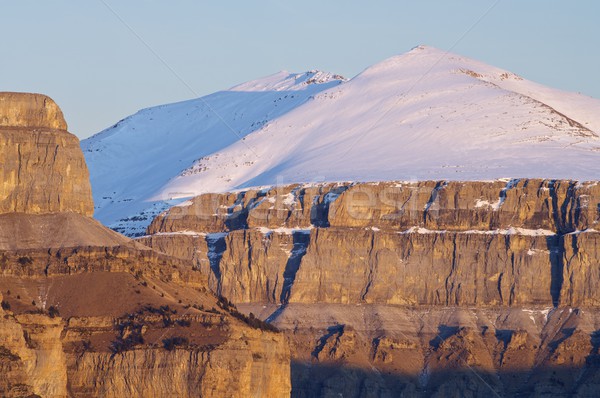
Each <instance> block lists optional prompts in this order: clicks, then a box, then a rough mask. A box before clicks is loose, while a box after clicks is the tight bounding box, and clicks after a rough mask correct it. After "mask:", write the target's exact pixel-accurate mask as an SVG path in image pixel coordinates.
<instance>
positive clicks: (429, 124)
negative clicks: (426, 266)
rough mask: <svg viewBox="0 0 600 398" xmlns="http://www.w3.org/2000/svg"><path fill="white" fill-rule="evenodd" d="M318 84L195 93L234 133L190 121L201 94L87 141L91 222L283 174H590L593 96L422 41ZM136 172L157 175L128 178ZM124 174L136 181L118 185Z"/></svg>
mask: <svg viewBox="0 0 600 398" xmlns="http://www.w3.org/2000/svg"><path fill="white" fill-rule="evenodd" d="M311 78H312V77H311ZM330 78H331V77H326V78H324V80H325V83H321V84H317V85H314V88H313V89H312V90H309V88H304V89H303V90H302V91H300V92H301V93H302V95H301V98H297V101H291V100H290V101H288V102H285V95H288V98H289V96H290V95H291V93H298V91H297V90H294V89H290V88H288V87H287V86H286V83H285V79H284V76H283V75H274V76H272V77H270V78H268V79H267V80H266V81H257V82H250V83H247V84H244V85H241V86H238V87H236V88H234V89H232V91H226V92H221V93H216V94H213V96H209V97H206V100H207V101H215V102H218V101H217V99H219V100H221V103H226V101H229V102H227V104H228V106H221V107H219V108H218V109H216V110H217V112H218V113H219V115H222V116H223V117H226V118H227V120H228V121H231V123H232V127H233V128H234V129H235V130H236V131H238V132H239V136H237V135H234V134H231V132H230V131H227V130H225V129H224V128H222V126H219V122H220V121H219V120H218V119H216V118H215V117H214V116H211V115H209V117H206V115H207V113H206V112H205V113H203V116H204V118H205V119H203V120H205V122H204V123H205V124H203V129H202V133H197V127H194V126H195V125H194V122H195V123H199V122H198V121H197V119H196V118H195V117H194V116H190V115H191V114H192V113H193V111H194V109H195V108H194V107H195V106H199V104H201V103H202V102H201V101H202V99H200V100H194V101H189V102H185V103H180V104H174V105H169V106H166V107H158V108H153V109H150V110H145V111H142V112H140V113H139V114H137V115H134V116H132V117H130V118H129V119H127V120H126V121H125V122H123V123H121V125H117V126H116V127H114V128H112V129H109V130H107V131H105V132H102V133H100V134H98V135H97V136H94V137H92V138H90V139H88V140H86V141H85V142H84V144H83V146H84V152H85V154H86V158H87V160H88V163H89V165H90V166H89V167H90V172H91V178H92V186H93V187H94V192H95V200H96V203H97V206H98V208H97V210H96V217H98V218H99V219H100V220H101V221H102V222H104V223H107V224H109V225H111V226H113V227H119V221H118V220H119V219H126V218H127V217H124V216H132V215H136V214H137V213H139V212H140V211H142V209H144V208H145V207H148V206H149V203H151V202H145V201H146V200H151V201H154V202H155V203H162V202H160V201H164V200H169V199H172V198H178V197H179V198H183V197H189V196H194V195H197V194H199V193H202V192H211V191H221V192H222V191H226V190H231V189H238V188H243V187H249V186H260V185H273V184H281V183H291V182H315V181H348V180H352V181H354V180H359V181H369V180H398V179H400V180H408V179H420V180H425V179H427V180H429V179H454V180H482V179H486V180H487V179H495V178H501V177H546V178H567V179H568V178H573V179H593V178H597V175H598V172H599V171H600V167H599V166H598V162H597V160H598V157H599V156H600V138H599V137H598V134H599V133H600V112H599V111H600V101H599V100H596V99H592V98H589V97H585V96H582V95H579V94H572V93H564V92H561V91H558V90H554V89H550V88H546V87H544V86H541V85H539V84H536V83H533V82H529V81H527V80H524V79H522V78H520V77H518V76H516V75H514V74H512V73H510V72H507V71H504V70H501V69H498V68H494V67H491V66H488V65H485V64H483V63H480V62H477V61H473V60H470V59H466V58H463V57H460V56H457V55H453V54H447V53H444V52H443V51H440V50H437V49H434V48H429V47H422V46H421V47H416V48H415V49H413V50H411V51H410V52H408V53H406V54H403V55H400V56H395V57H392V58H390V59H388V60H385V61H383V62H381V63H379V64H376V65H374V66H372V67H370V68H367V69H366V70H365V71H364V72H362V73H360V74H359V75H357V76H356V77H354V78H352V79H351V80H349V81H346V82H341V83H340V84H338V83H339V81H335V82H333V81H330V80H328V79H330ZM278 79H282V80H284V81H283V82H279V81H278ZM274 88H275V89H281V90H282V91H280V92H277V93H278V94H279V95H280V97H279V98H283V99H282V101H283V102H284V103H285V104H286V105H285V111H281V110H280V109H281V108H277V107H278V106H279V104H278V102H277V99H275V98H272V97H271V94H273V92H272V91H271V90H273V89H274ZM321 89H323V90H321ZM256 90H259V91H258V92H257V91H256ZM264 90H267V91H264ZM258 93H260V94H258ZM283 93H285V94H283ZM282 94H283V95H282ZM296 95H299V94H296ZM233 96H234V97H235V98H236V100H235V101H231V100H230V98H231V97H233ZM263 96H264V97H263ZM244 97H246V99H247V101H245V100H244V99H243V98H244ZM259 97H260V98H262V100H258V98H259ZM267 98H268V100H267ZM273 100H275V102H272V101H273ZM294 100H296V98H294ZM261 101H264V103H263V102H261ZM268 101H271V102H268ZM257 102H260V106H258V107H256V108H255V106H256V103H257ZM263 105H264V106H265V108H262V106H263ZM249 108H252V111H249V110H248V109H249ZM258 108H260V110H261V111H263V109H268V111H264V112H266V113H267V115H266V116H265V118H264V119H263V120H262V122H260V121H259V126H258V127H256V124H254V125H252V124H250V122H251V119H254V118H248V117H244V116H243V115H247V114H249V113H251V112H253V114H254V115H256V114H258V111H256V112H255V109H258ZM153 119H154V120H153ZM252 122H253V123H256V120H252ZM196 126H197V124H196ZM217 133H218V135H216V136H215V134H217ZM208 136H210V137H215V138H212V139H210V140H207V137H208ZM149 137H150V138H149ZM182 137H186V138H182ZM239 137H244V138H243V139H240V138H239ZM122 159H125V160H122ZM142 159H143V162H140V160H142ZM194 160H195V162H194V163H193V164H191V162H192V161H194ZM147 167H152V168H154V169H156V170H148V171H145V172H144V175H143V176H142V177H144V178H140V175H139V174H138V173H139V170H143V169H146V168H147ZM120 170H125V171H124V172H121V171H120ZM123 173H125V174H127V175H131V173H133V174H136V178H133V179H132V180H133V181H130V182H128V183H127V178H124V177H123V175H122V174H123ZM107 176H109V177H110V178H106V177H107ZM113 192H115V194H113ZM125 192H126V193H125ZM115 195H120V196H119V197H115ZM130 199H131V200H130ZM119 200H120V201H125V202H120V203H119V202H118V201H119ZM159 207H160V206H159ZM161 208H162V207H161ZM157 210H158V208H157ZM144 217H145V215H144V216H142V217H141V218H142V219H143V218H144ZM136 219H137V218H136ZM148 222H149V220H148V221H147V220H140V222H139V223H138V227H142V226H144V225H147V223H148ZM124 225H127V226H128V227H131V226H132V225H134V224H132V223H131V221H130V220H125V221H122V222H121V227H123V226H124ZM139 231H140V229H139V228H138V232H139ZM124 232H128V231H124ZM129 233H135V232H134V230H130V231H129Z"/></svg>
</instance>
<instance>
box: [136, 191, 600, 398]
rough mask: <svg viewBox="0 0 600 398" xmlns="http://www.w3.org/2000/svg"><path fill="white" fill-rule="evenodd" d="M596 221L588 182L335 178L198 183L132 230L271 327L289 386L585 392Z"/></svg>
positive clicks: (598, 206)
mask: <svg viewBox="0 0 600 398" xmlns="http://www.w3.org/2000/svg"><path fill="white" fill-rule="evenodd" d="M599 222H600V185H598V184H597V183H594V182H577V181H563V180H535V179H534V180H527V179H521V180H518V179H514V180H506V181H493V182H447V181H426V182H388V183H373V184H372V183H340V184H322V185H317V186H304V185H290V186H283V187H276V188H272V189H263V190H249V191H247V192H238V193H235V194H207V195H201V196H198V197H196V198H194V199H192V200H191V201H189V202H187V203H185V204H183V205H181V206H177V207H174V208H172V209H170V210H169V211H167V212H165V213H164V214H162V215H161V216H159V217H157V218H156V219H155V220H154V222H153V223H152V225H151V226H150V227H149V229H148V236H146V237H143V238H140V239H139V240H140V241H141V242H143V243H145V244H147V245H149V246H151V247H153V248H156V249H157V250H160V251H162V252H165V253H169V254H171V255H173V256H177V257H179V258H182V259H188V260H191V261H192V262H193V263H194V267H195V268H196V269H199V270H201V271H202V273H206V274H208V275H209V277H208V278H209V281H208V283H209V287H210V289H211V290H213V291H214V292H215V293H217V294H219V295H222V296H224V297H227V298H228V299H229V300H231V301H233V302H235V303H236V304H238V306H239V307H240V308H243V309H244V310H245V311H246V312H248V313H249V312H252V313H253V314H256V315H257V316H259V317H260V318H262V319H266V320H267V321H268V322H270V323H273V324H275V325H277V326H278V327H279V328H281V329H282V330H284V331H286V333H287V335H288V337H289V338H290V341H291V347H292V355H293V364H292V395H293V396H297V397H310V396H338V395H339V394H343V395H344V396H346V395H351V396H360V397H363V396H365V397H366V396H400V394H404V396H449V395H452V394H455V393H456V391H463V392H464V391H470V392H469V393H468V394H466V395H470V396H483V395H487V394H492V395H493V394H494V393H497V394H500V396H504V395H514V394H522V395H523V396H545V395H549V396H552V394H553V393H554V392H556V391H563V392H564V393H565V394H567V393H568V394H572V395H577V394H579V395H580V396H589V395H587V394H589V392H590V391H594V390H595V389H596V388H597V386H598V375H597V374H596V372H595V371H594V369H595V368H593V366H592V365H591V364H593V363H595V362H594V361H596V356H597V355H598V344H597V342H596V340H597V335H598V333H599V332H598V330H600V323H599V321H600V318H598V311H597V308H598V305H599V304H600V301H599V300H600V294H599V293H598V291H600V289H598V288H597V287H598V286H600V252H599V250H600V245H599V243H600V241H599V239H600V232H597V231H596V229H595V228H598V223H599ZM581 374H583V375H584V376H579V375H581ZM532 381H533V382H534V385H533V386H532V385H531V384H530V383H532ZM463 395H465V394H463ZM461 396H462V395H461Z"/></svg>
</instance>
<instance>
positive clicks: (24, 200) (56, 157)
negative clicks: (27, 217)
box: [0, 93, 94, 216]
mask: <svg viewBox="0 0 600 398" xmlns="http://www.w3.org/2000/svg"><path fill="white" fill-rule="evenodd" d="M66 129H67V124H66V123H65V120H64V118H63V115H62V112H61V111H60V109H59V108H58V106H57V105H56V104H55V103H54V101H52V100H51V99H50V98H48V97H46V96H44V95H39V94H24V93H0V163H1V165H2V167H1V168H0V182H1V184H0V214H1V213H11V212H19V213H53V212H64V211H73V212H76V213H79V214H83V215H87V216H91V215H92V214H93V212H94V205H93V201H92V191H91V188H90V183H89V173H88V170H87V167H86V165H85V159H84V157H83V153H82V152H81V149H80V148H79V140H78V139H77V137H75V136H74V135H72V134H70V133H69V132H67V130H66Z"/></svg>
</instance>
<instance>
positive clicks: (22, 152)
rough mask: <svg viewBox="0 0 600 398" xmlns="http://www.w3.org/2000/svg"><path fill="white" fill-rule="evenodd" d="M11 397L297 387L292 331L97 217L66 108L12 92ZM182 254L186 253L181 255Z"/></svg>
mask: <svg viewBox="0 0 600 398" xmlns="http://www.w3.org/2000/svg"><path fill="white" fill-rule="evenodd" d="M0 161H1V162H2V168H1V173H0V301H1V306H0V319H1V321H0V374H2V377H1V378H0V379H1V380H0V395H1V396H3V397H90V396H93V397H115V398H116V397H123V396H139V397H141V396H152V397H173V396H178V397H195V396H203V397H222V396H232V397H252V396H254V397H262V396H273V397H286V396H289V394H290V389H291V385H290V352H289V348H288V346H287V342H286V338H285V336H284V335H282V334H280V333H276V332H275V331H274V330H273V328H272V327H271V326H269V325H266V324H264V323H262V322H261V321H259V320H257V319H256V318H254V317H251V318H249V317H246V316H244V315H242V314H241V313H239V312H238V311H237V310H236V309H235V307H233V306H232V305H231V303H229V302H227V301H224V300H220V299H218V298H217V297H216V296H214V295H213V294H212V293H210V291H209V289H208V286H207V284H208V282H209V281H208V278H207V276H206V274H205V273H201V272H199V270H198V269H196V268H194V267H193V266H192V263H191V262H190V261H188V260H183V259H178V258H176V257H172V256H168V255H165V254H163V253H159V252H156V251H154V250H151V249H150V248H148V247H146V246H144V245H142V244H140V243H137V242H134V241H131V240H130V239H128V238H126V237H124V236H121V235H119V234H117V233H115V232H114V231H110V230H108V229H106V228H105V227H103V226H102V225H100V224H99V223H98V222H96V221H94V220H93V219H91V218H90V217H89V216H90V215H91V214H92V212H93V204H92V200H91V192H90V186H89V181H88V177H87V169H86V167H85V163H84V161H83V156H82V153H81V150H80V149H79V144H78V140H77V138H75V137H74V136H72V135H71V134H69V133H67V132H66V124H65V122H64V119H63V117H62V113H61V112H60V109H59V108H58V107H57V106H56V104H55V103H54V102H53V101H52V100H50V99H49V98H48V97H45V96H40V95H27V94H14V93H4V94H0ZM180 257H182V256H180Z"/></svg>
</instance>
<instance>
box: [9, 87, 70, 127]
mask: <svg viewBox="0 0 600 398" xmlns="http://www.w3.org/2000/svg"><path fill="white" fill-rule="evenodd" d="M0 127H23V128H26V129H28V130H30V129H53V130H66V129H67V122H66V121H65V118H64V116H63V113H62V111H61V110H60V108H59V107H58V105H56V103H55V102H54V101H53V100H52V99H51V98H50V97H48V96H46V95H43V94H30V93H10V92H0Z"/></svg>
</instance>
